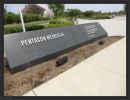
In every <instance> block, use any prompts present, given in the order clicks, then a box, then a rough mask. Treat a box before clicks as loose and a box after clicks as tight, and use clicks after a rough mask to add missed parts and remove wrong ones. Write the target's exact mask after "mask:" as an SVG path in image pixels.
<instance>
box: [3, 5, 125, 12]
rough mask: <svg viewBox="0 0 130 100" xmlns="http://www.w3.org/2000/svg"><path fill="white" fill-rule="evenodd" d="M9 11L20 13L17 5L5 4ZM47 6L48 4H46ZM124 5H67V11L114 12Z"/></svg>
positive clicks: (121, 8)
mask: <svg viewBox="0 0 130 100" xmlns="http://www.w3.org/2000/svg"><path fill="white" fill-rule="evenodd" d="M5 5H6V9H7V11H11V12H14V13H18V7H17V4H5ZM44 5H45V6H46V4H44ZM20 7H21V8H24V7H25V4H20ZM123 7H124V4H65V9H72V8H77V9H80V10H81V11H86V10H94V11H102V12H113V11H120V10H123Z"/></svg>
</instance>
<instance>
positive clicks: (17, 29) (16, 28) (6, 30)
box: [4, 24, 45, 34]
mask: <svg viewBox="0 0 130 100" xmlns="http://www.w3.org/2000/svg"><path fill="white" fill-rule="evenodd" d="M25 28H26V31H32V30H39V29H44V28H45V27H44V26H43V25H35V24H32V25H25ZM22 31H23V29H22V26H21V25H15V26H4V34H10V33H17V32H22Z"/></svg>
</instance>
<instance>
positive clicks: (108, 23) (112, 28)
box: [78, 16, 126, 36]
mask: <svg viewBox="0 0 130 100" xmlns="http://www.w3.org/2000/svg"><path fill="white" fill-rule="evenodd" d="M92 22H99V23H100V25H101V26H102V27H103V28H104V29H105V30H106V31H107V32H108V36H117V35H121V36H126V16H120V17H115V18H114V19H100V20H87V19H78V23H79V24H84V23H92Z"/></svg>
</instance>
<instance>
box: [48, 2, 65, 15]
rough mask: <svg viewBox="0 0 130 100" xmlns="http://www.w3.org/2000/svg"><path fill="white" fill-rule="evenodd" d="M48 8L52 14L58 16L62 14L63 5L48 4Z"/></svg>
mask: <svg viewBox="0 0 130 100" xmlns="http://www.w3.org/2000/svg"><path fill="white" fill-rule="evenodd" d="M48 6H49V8H50V9H51V10H52V11H53V12H54V15H55V16H60V15H63V14H64V9H65V6H64V4H49V5H48Z"/></svg>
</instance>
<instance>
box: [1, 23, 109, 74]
mask: <svg viewBox="0 0 130 100" xmlns="http://www.w3.org/2000/svg"><path fill="white" fill-rule="evenodd" d="M105 36H107V32H106V31H105V30H104V29H103V28H102V26H101V25H100V24H99V23H97V22H95V23H88V24H80V25H76V26H66V27H61V28H49V29H42V30H36V31H29V32H21V33H14V34H7V35H4V51H5V53H6V57H7V60H8V63H9V68H10V70H11V72H12V73H16V72H18V71H20V70H24V69H26V68H28V67H31V66H33V65H35V64H38V63H41V62H44V61H47V60H49V59H51V58H54V57H56V56H58V55H60V54H63V53H66V52H69V51H71V50H73V49H75V48H78V47H80V46H82V45H83V44H86V43H91V42H93V41H95V40H98V39H101V38H103V37H105Z"/></svg>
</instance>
